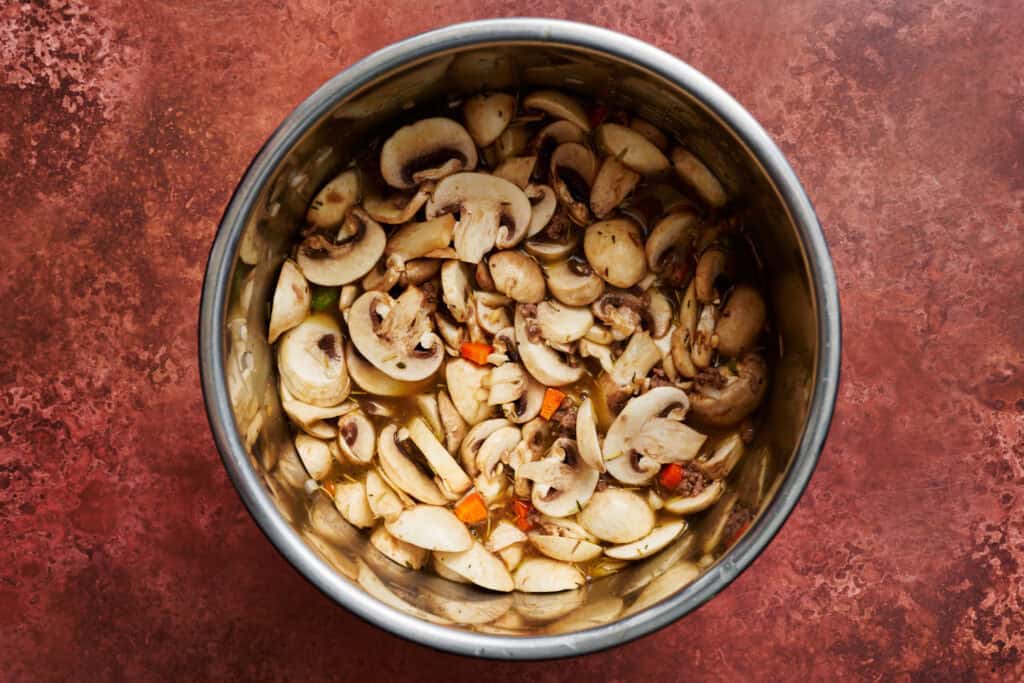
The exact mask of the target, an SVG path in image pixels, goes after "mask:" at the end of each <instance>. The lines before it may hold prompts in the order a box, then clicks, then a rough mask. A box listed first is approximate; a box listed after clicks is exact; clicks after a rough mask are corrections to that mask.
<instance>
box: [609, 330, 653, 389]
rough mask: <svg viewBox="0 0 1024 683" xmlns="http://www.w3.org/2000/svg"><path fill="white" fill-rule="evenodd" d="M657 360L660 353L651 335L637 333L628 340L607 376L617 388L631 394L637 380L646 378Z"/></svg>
mask: <svg viewBox="0 0 1024 683" xmlns="http://www.w3.org/2000/svg"><path fill="white" fill-rule="evenodd" d="M659 360H661V351H660V349H658V347H657V345H656V344H655V343H654V340H652V339H651V335H650V334H648V333H647V332H637V333H636V334H634V335H633V336H632V337H630V338H629V343H628V344H626V349H625V350H624V351H623V352H622V355H621V356H619V357H618V358H617V359H616V361H615V365H614V366H612V371H611V372H610V373H608V375H609V377H610V378H611V380H612V381H613V382H615V384H616V385H617V386H619V387H625V388H626V389H627V390H628V391H629V392H630V393H632V392H633V390H634V389H635V388H636V387H637V385H638V380H641V379H642V378H644V377H646V376H647V373H648V372H650V371H651V368H653V367H654V366H655V365H656V364H657V363H658V361H659Z"/></svg>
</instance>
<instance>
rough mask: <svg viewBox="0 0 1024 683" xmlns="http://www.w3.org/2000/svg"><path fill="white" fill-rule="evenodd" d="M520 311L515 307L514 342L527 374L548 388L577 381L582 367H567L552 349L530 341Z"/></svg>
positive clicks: (581, 372)
mask: <svg viewBox="0 0 1024 683" xmlns="http://www.w3.org/2000/svg"><path fill="white" fill-rule="evenodd" d="M522 309H523V306H522V305H519V306H516V314H515V326H516V342H517V346H518V350H519V356H520V358H521V359H522V361H523V365H525V366H526V369H527V370H528V371H529V373H530V374H531V375H533V377H534V379H536V380H537V381H538V382H540V383H541V384H544V385H546V386H549V387H561V386H565V385H566V384H572V383H573V382H576V381H578V380H579V378H580V377H582V376H583V367H582V366H576V367H573V366H571V365H568V364H566V363H565V362H564V361H563V360H562V358H561V357H560V356H559V355H558V352H556V351H555V350H554V349H552V348H550V347H549V346H546V345H544V344H540V343H537V342H533V341H530V338H529V335H528V334H527V332H526V318H525V317H524V315H523V310H522Z"/></svg>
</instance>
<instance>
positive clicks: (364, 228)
mask: <svg viewBox="0 0 1024 683" xmlns="http://www.w3.org/2000/svg"><path fill="white" fill-rule="evenodd" d="M386 242H387V237H386V235H385V234H384V229H383V228H382V227H380V225H379V224H378V223H377V221H375V220H373V219H372V218H370V217H369V216H368V215H367V214H366V212H364V211H363V210H362V209H359V208H355V209H353V210H352V212H351V213H350V214H349V215H348V217H347V218H346V219H345V222H344V223H343V224H342V226H341V228H339V229H338V230H337V234H336V235H335V236H333V237H330V238H328V237H326V236H324V235H322V234H320V233H314V234H312V235H310V236H309V237H307V238H306V239H304V240H303V241H302V244H301V245H299V248H298V254H297V261H298V264H299V268H301V269H302V274H303V275H305V276H306V279H307V280H309V281H310V282H315V283H316V284H318V285H325V286H328V287H334V286H337V285H347V284H348V283H350V282H355V281H356V280H358V279H359V278H361V277H363V276H364V275H366V274H367V273H369V272H370V270H371V269H372V268H373V266H374V264H376V263H377V260H378V259H379V258H380V256H381V254H383V253H384V246H385V244H386Z"/></svg>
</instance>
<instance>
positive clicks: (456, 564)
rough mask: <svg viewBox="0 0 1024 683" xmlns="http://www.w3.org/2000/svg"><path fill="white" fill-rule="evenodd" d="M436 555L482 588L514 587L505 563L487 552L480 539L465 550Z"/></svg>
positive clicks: (498, 589)
mask: <svg viewBox="0 0 1024 683" xmlns="http://www.w3.org/2000/svg"><path fill="white" fill-rule="evenodd" d="M453 516H454V515H453ZM467 534H468V532H467ZM436 557H437V561H438V562H439V563H440V564H443V565H444V566H445V567H447V568H448V569H450V570H452V571H453V572H456V573H457V574H460V575H462V576H465V577H466V578H467V579H469V580H470V581H472V582H473V583H475V584H476V585H478V586H480V587H482V588H487V589H489V590H492V591H501V592H503V593H507V592H509V591H511V590H512V589H513V587H514V586H513V581H512V575H511V574H509V572H508V569H506V567H505V565H504V563H503V562H502V561H501V560H500V559H498V558H497V557H495V556H494V555H492V554H491V553H489V552H487V549H486V548H484V546H483V545H482V544H481V543H480V542H479V541H472V543H471V545H470V546H469V547H468V548H467V549H465V550H463V551H455V552H447V551H442V552H438V553H437V554H436Z"/></svg>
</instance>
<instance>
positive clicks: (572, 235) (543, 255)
mask: <svg viewBox="0 0 1024 683" xmlns="http://www.w3.org/2000/svg"><path fill="white" fill-rule="evenodd" d="M556 222H565V223H570V224H571V223H572V221H571V220H570V219H569V216H568V214H567V213H565V209H563V208H561V207H559V208H557V209H556V211H555V213H554V215H553V216H552V217H551V219H550V220H549V221H548V226H547V228H546V230H545V234H544V235H538V236H536V237H534V239H530V240H527V241H526V243H525V244H523V249H525V250H526V253H528V254H529V255H530V256H533V257H534V258H536V259H537V260H538V261H540V262H541V263H554V262H555V261H562V260H565V259H567V258H569V257H570V256H571V255H572V254H573V252H575V251H576V247H577V246H579V241H580V238H579V230H577V229H575V228H569V229H566V230H565V231H564V233H563V234H561V235H560V236H559V237H558V238H557V239H555V238H552V237H550V235H551V227H552V224H554V223H556ZM542 236H543V237H544V239H539V238H540V237H542Z"/></svg>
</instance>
